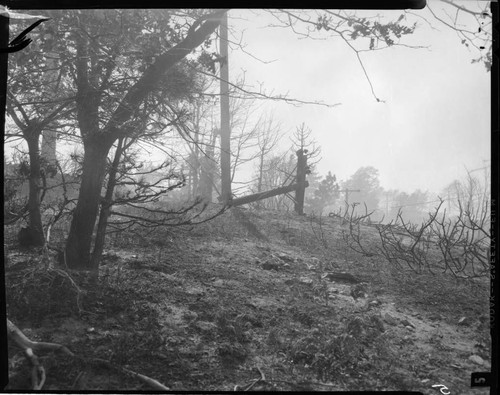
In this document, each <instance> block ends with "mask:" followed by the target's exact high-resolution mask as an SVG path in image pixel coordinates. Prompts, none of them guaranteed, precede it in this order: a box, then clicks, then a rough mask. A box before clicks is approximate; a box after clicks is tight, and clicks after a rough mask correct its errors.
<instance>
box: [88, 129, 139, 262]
mask: <svg viewBox="0 0 500 395" xmlns="http://www.w3.org/2000/svg"><path fill="white" fill-rule="evenodd" d="M129 145H130V144H129ZM123 151H124V149H123V138H120V139H119V140H118V146H117V147H116V151H115V158H114V159H113V164H112V165H111V169H110V170H109V175H108V185H107V187H106V195H105V196H104V200H103V202H102V204H101V212H100V213H99V222H98V223H97V233H96V237H95V245H94V252H93V253H92V259H91V263H90V264H91V267H92V270H98V269H99V262H100V260H101V255H102V252H103V251H104V242H105V240H106V228H107V225H108V218H109V215H110V213H111V207H112V206H113V193H114V191H115V187H116V174H117V172H118V165H119V164H120V159H121V157H122V153H123Z"/></svg>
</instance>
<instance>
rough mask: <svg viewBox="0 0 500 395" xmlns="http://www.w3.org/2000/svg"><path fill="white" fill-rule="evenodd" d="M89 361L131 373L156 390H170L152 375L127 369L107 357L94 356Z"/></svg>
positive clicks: (130, 374)
mask: <svg viewBox="0 0 500 395" xmlns="http://www.w3.org/2000/svg"><path fill="white" fill-rule="evenodd" d="M89 362H91V363H99V364H102V365H104V366H106V367H107V368H109V369H112V370H118V371H120V372H123V373H125V374H127V375H129V376H132V377H135V378H137V379H139V380H140V381H142V382H143V383H145V384H147V385H149V386H150V387H151V388H154V389H155V390H159V391H170V388H168V387H166V386H164V385H163V384H161V383H160V382H159V381H157V380H155V379H152V378H151V377H148V376H145V375H143V374H140V373H137V372H134V371H132V370H129V369H126V368H123V367H121V366H117V365H114V364H112V363H111V362H109V361H107V360H105V359H100V358H93V359H91V360H90V361H89Z"/></svg>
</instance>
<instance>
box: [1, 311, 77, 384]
mask: <svg viewBox="0 0 500 395" xmlns="http://www.w3.org/2000/svg"><path fill="white" fill-rule="evenodd" d="M7 336H8V338H9V339H11V340H13V341H14V343H15V344H17V345H18V346H19V347H20V348H22V349H23V351H24V354H25V355H26V358H27V359H28V360H29V361H30V363H31V366H32V369H31V384H32V388H33V390H35V391H39V390H41V389H42V388H43V385H44V384H45V379H46V375H45V369H44V368H43V366H42V365H41V364H40V361H39V360H38V357H37V356H36V354H35V353H34V351H57V352H59V351H60V352H63V353H64V354H66V355H69V356H71V357H74V354H73V353H72V352H71V351H69V350H68V349H67V348H66V347H64V346H63V345H61V344H56V343H45V342H34V341H32V340H30V339H28V338H27V337H26V335H25V334H24V333H23V332H21V330H20V329H19V328H18V327H17V326H15V325H14V324H13V323H12V321H10V320H9V319H7Z"/></svg>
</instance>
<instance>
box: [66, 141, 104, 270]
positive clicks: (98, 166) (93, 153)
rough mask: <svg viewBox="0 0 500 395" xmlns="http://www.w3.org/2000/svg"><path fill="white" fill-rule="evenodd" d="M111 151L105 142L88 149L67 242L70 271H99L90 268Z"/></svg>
mask: <svg viewBox="0 0 500 395" xmlns="http://www.w3.org/2000/svg"><path fill="white" fill-rule="evenodd" d="M99 143H100V144H99ZM108 151H109V146H108V145H107V144H105V143H104V142H103V141H102V142H101V141H98V140H97V141H94V142H93V143H92V144H89V143H88V144H86V146H85V153H84V156H83V166H82V183H81V185H80V193H79V198H78V203H77V205H76V208H75V211H74V213H73V220H72V221H71V228H70V231H69V236H68V240H67V242H66V256H65V259H66V264H67V265H68V267H69V268H71V269H78V270H92V269H94V270H96V269H97V268H93V267H92V265H91V261H90V250H91V245H92V235H93V231H94V226H95V221H96V218H97V213H98V211H99V203H100V200H101V189H102V183H103V180H104V175H105V173H106V158H107V155H108Z"/></svg>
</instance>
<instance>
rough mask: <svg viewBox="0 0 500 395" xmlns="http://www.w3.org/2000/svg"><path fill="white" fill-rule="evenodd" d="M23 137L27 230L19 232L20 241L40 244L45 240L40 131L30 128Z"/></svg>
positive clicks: (28, 244)
mask: <svg viewBox="0 0 500 395" xmlns="http://www.w3.org/2000/svg"><path fill="white" fill-rule="evenodd" d="M25 137H26V140H27V142H28V150H29V157H30V174H29V197H28V213H29V225H28V230H27V231H23V230H21V232H25V233H24V234H20V241H21V242H22V243H23V244H25V245H26V246H42V245H43V244H44V242H45V237H44V234H43V225H42V214H41V212H40V149H39V145H38V140H39V137H40V133H39V132H38V131H34V130H32V131H29V132H27V133H25ZM21 239H23V240H21Z"/></svg>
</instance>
